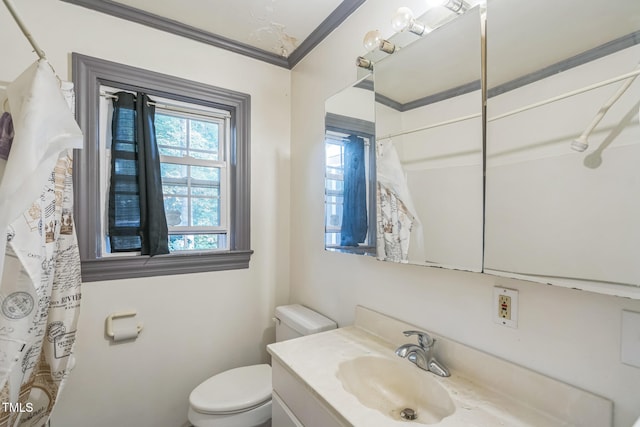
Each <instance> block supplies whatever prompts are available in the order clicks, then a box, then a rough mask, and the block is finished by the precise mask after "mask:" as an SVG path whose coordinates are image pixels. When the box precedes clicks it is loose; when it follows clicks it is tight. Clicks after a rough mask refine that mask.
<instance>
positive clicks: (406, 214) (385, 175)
mask: <svg viewBox="0 0 640 427" xmlns="http://www.w3.org/2000/svg"><path fill="white" fill-rule="evenodd" d="M376 180H377V186H376V191H377V193H376V198H377V201H376V215H377V240H376V253H377V258H378V259H380V260H383V261H392V262H400V263H408V262H409V245H410V242H411V232H412V230H414V229H416V231H417V233H416V234H417V236H418V241H417V246H418V249H419V251H420V252H421V251H422V247H423V241H422V224H421V222H420V219H419V218H418V215H417V213H416V209H415V207H414V205H413V199H412V197H411V193H410V192H409V187H408V185H407V180H406V178H405V172H404V169H403V168H402V163H400V158H399V156H398V153H397V151H396V149H395V147H394V145H393V141H391V140H378V141H376Z"/></svg>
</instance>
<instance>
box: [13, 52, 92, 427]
mask: <svg viewBox="0 0 640 427" xmlns="http://www.w3.org/2000/svg"><path fill="white" fill-rule="evenodd" d="M7 93H8V96H9V106H10V109H11V118H12V127H13V131H14V135H13V141H12V143H11V144H10V145H9V146H10V152H9V153H8V156H7V158H6V159H3V160H0V161H4V163H3V166H4V173H3V174H2V176H0V233H1V235H2V236H3V238H4V236H5V235H6V245H5V244H4V242H3V244H2V245H0V427H19V426H20V427H21V426H25V427H26V426H30V427H31V426H44V425H45V424H46V422H47V420H48V419H49V415H50V413H51V411H52V409H53V406H54V404H55V402H56V399H57V398H58V396H59V394H60V391H61V388H62V386H63V384H64V380H65V379H66V377H67V375H68V373H69V371H70V369H71V368H72V365H73V346H74V343H75V335H76V324H77V319H78V314H79V307H80V284H81V278H80V257H79V252H78V245H77V240H76V235H75V227H74V221H73V215H72V212H73V187H72V149H73V148H82V133H81V131H80V129H79V127H78V125H77V124H76V122H75V120H74V118H73V114H72V112H71V110H70V109H69V104H70V103H71V102H69V97H67V99H65V94H63V92H62V90H61V83H60V81H59V80H58V79H57V77H56V76H55V74H54V73H53V70H52V68H51V67H50V65H49V64H48V63H47V62H46V60H40V61H38V62H37V63H35V64H34V65H33V66H32V67H30V68H29V69H27V70H26V71H25V72H24V73H23V74H22V75H21V76H20V77H18V79H16V81H14V82H13V83H12V84H11V85H10V86H9V87H8V88H7Z"/></svg>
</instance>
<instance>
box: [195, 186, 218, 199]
mask: <svg viewBox="0 0 640 427" xmlns="http://www.w3.org/2000/svg"><path fill="white" fill-rule="evenodd" d="M191 195H192V196H207V197H220V187H219V186H216V187H210V186H193V187H191Z"/></svg>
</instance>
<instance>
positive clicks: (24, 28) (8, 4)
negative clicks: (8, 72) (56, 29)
mask: <svg viewBox="0 0 640 427" xmlns="http://www.w3.org/2000/svg"><path fill="white" fill-rule="evenodd" d="M2 2H3V3H4V5H5V6H6V7H7V9H8V10H9V13H10V14H11V16H12V17H13V20H14V21H16V24H18V27H20V30H22V33H23V34H24V36H25V37H26V38H27V40H28V41H29V43H31V46H33V50H35V52H36V55H38V57H39V58H40V59H45V60H46V59H47V56H46V55H45V54H44V51H43V50H42V49H41V48H40V46H39V45H38V43H36V41H35V39H34V38H33V36H32V35H31V32H30V31H29V30H28V29H27V26H26V25H25V24H24V22H23V21H22V19H21V18H20V16H19V15H18V13H17V12H16V10H15V9H14V7H13V4H11V1H10V0H2Z"/></svg>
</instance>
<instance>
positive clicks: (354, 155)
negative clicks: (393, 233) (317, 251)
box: [340, 135, 368, 246]
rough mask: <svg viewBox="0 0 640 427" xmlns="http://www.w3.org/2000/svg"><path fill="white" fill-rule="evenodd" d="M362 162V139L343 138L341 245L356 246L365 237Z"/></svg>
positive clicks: (365, 210)
mask: <svg viewBox="0 0 640 427" xmlns="http://www.w3.org/2000/svg"><path fill="white" fill-rule="evenodd" d="M364 162H365V161H364V139H362V138H360V137H359V136H356V135H351V136H349V137H348V138H345V140H344V198H343V204H342V224H341V227H340V245H341V246H358V244H359V243H364V241H365V239H366V237H367V230H368V226H367V219H368V216H367V181H366V176H365V169H364V166H365V164H364Z"/></svg>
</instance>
